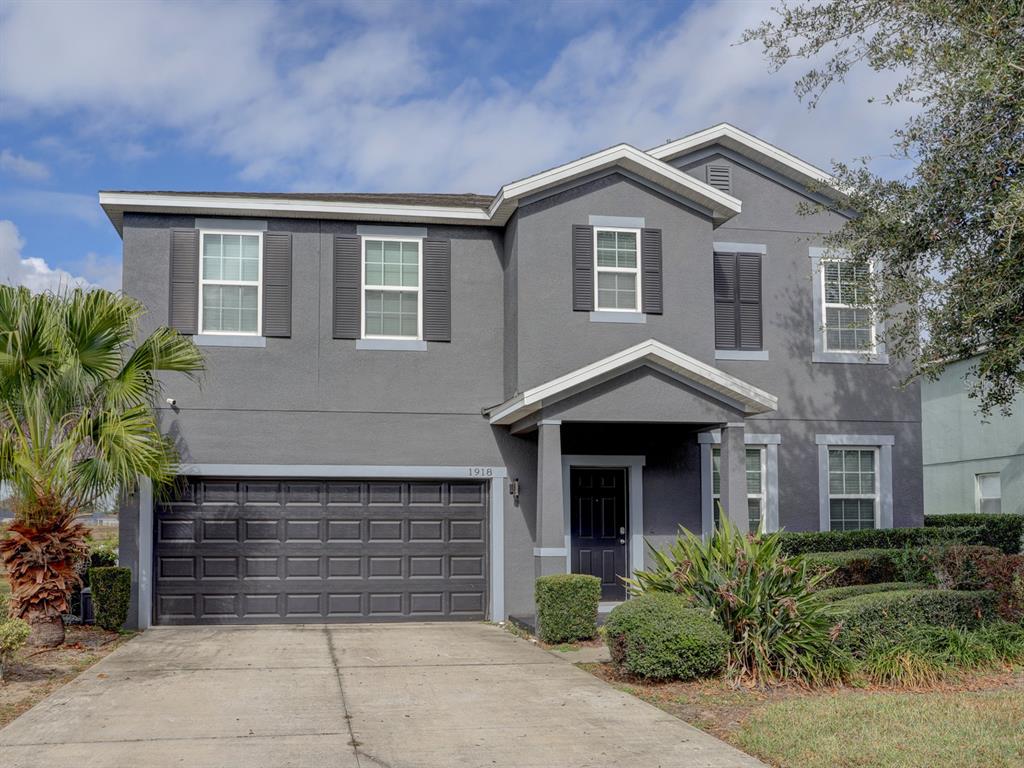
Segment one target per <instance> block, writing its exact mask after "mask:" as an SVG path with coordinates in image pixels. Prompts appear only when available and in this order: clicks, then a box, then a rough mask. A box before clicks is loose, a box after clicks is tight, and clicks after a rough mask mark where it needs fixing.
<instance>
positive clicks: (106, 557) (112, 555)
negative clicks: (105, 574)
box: [89, 539, 117, 568]
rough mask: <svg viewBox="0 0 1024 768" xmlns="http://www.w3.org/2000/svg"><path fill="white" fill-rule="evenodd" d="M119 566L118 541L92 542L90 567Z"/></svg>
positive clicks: (90, 546) (90, 544)
mask: <svg viewBox="0 0 1024 768" xmlns="http://www.w3.org/2000/svg"><path fill="white" fill-rule="evenodd" d="M115 565H117V540H116V539H114V540H112V541H90V542H89V567H90V568H111V567H113V566H115Z"/></svg>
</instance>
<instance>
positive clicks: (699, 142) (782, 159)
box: [647, 123, 843, 199]
mask: <svg viewBox="0 0 1024 768" xmlns="http://www.w3.org/2000/svg"><path fill="white" fill-rule="evenodd" d="M714 144H718V145H720V146H722V147H725V148H727V149H731V150H732V151H734V152H736V153H738V154H740V155H743V156H744V157H746V158H749V159H750V160H753V161H755V162H757V163H760V164H761V165H763V166H765V167H766V168H770V169H771V170H773V171H775V172H776V173H780V174H782V175H783V176H785V177H787V178H790V179H792V180H793V181H796V182H798V183H800V184H803V185H805V186H812V187H814V188H815V189H816V190H817V191H819V192H821V193H822V194H826V195H829V196H830V197H833V196H834V197H836V198H837V199H842V198H843V195H842V192H841V191H839V190H838V189H837V188H836V180H835V178H834V177H833V176H832V175H831V174H829V173H827V172H826V171H823V170H821V168H818V167H816V166H813V165H811V164H810V163H808V162H805V161H804V160H801V159H800V158H799V157H796V156H795V155H791V154H790V153H789V152H786V151H785V150H783V149H779V148H778V147H776V146H775V145H774V144H769V143H768V142H767V141H764V140H763V139H759V138H757V136H754V135H753V134H750V133H747V132H746V131H744V130H741V129H739V128H737V127H736V126H735V125H730V124H729V123H719V124H718V125H713V126H711V127H710V128H705V129H704V130H703V131H697V133H691V134H690V135H689V136H683V137H682V138H681V139H675V140H674V141H670V142H668V143H666V144H662V145H660V146H657V147H654V148H653V149H649V150H647V154H648V155H650V156H651V157H656V158H657V159H659V160H663V161H665V162H670V161H672V160H675V159H676V158H679V157H682V156H683V155H688V154H692V153H694V152H697V151H698V150H701V149H704V148H705V147H710V146H712V145H714Z"/></svg>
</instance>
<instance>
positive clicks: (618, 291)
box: [594, 228, 641, 312]
mask: <svg viewBox="0 0 1024 768" xmlns="http://www.w3.org/2000/svg"><path fill="white" fill-rule="evenodd" d="M594 262H595V263H594V282H595V285H594V289H595V291H596V292H597V303H596V307H597V309H599V310H601V311H611V312H639V311H640V306H641V304H640V230H639V229H604V228H595V229H594Z"/></svg>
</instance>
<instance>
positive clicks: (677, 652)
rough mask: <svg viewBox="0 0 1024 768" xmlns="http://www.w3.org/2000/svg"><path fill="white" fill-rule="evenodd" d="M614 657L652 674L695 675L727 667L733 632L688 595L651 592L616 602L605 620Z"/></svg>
mask: <svg viewBox="0 0 1024 768" xmlns="http://www.w3.org/2000/svg"><path fill="white" fill-rule="evenodd" d="M605 641H606V642H607V643H608V650H609V651H610V652H611V656H612V663H613V664H614V665H615V667H616V668H617V669H618V670H619V671H621V672H625V673H627V674H630V675H635V676H637V677H644V678H649V679H652V680H694V679H696V678H701V677H711V676H713V675H717V674H719V673H720V672H721V671H722V670H723V669H725V664H726V658H727V654H728V652H729V637H728V635H726V633H725V630H724V629H723V628H722V626H721V625H720V624H719V623H718V622H716V621H715V620H714V619H712V618H711V615H710V614H709V613H707V612H706V611H703V610H701V609H698V608H691V607H689V604H688V603H687V601H686V598H684V597H682V596H680V595H674V594H670V593H667V592H647V593H645V594H643V595H639V596H638V597H634V598H632V599H631V600H627V601H626V602H625V603H623V604H622V605H620V606H617V607H616V608H615V609H613V610H612V612H611V613H610V614H609V616H608V621H607V622H606V624H605Z"/></svg>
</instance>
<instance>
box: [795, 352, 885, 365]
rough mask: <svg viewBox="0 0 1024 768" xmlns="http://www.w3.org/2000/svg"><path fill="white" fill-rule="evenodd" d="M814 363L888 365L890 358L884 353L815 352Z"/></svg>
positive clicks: (812, 358)
mask: <svg viewBox="0 0 1024 768" xmlns="http://www.w3.org/2000/svg"><path fill="white" fill-rule="evenodd" d="M811 362H812V363H859V364H860V365H888V364H889V356H888V355H887V354H885V353H884V352H876V353H874V354H870V355H869V354H865V353H863V352H815V353H813V354H812V355H811Z"/></svg>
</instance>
